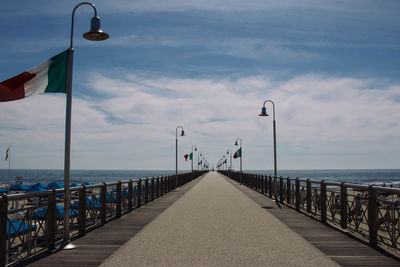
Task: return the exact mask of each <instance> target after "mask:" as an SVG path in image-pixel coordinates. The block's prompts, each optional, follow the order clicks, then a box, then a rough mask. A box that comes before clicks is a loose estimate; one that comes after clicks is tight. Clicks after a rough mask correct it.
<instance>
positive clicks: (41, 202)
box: [0, 171, 207, 266]
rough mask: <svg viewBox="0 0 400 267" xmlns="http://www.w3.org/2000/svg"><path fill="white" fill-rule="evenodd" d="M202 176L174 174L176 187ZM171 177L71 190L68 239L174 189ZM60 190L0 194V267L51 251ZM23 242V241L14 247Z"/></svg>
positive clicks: (59, 235) (57, 234) (58, 237)
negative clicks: (176, 178) (176, 182)
mask: <svg viewBox="0 0 400 267" xmlns="http://www.w3.org/2000/svg"><path fill="white" fill-rule="evenodd" d="M206 172H207V171H196V172H193V173H192V172H189V173H181V174H178V184H177V186H181V185H183V184H185V183H188V182H190V181H191V180H193V179H195V178H198V177H199V176H201V175H203V174H204V173H206ZM175 181H176V180H175V175H174V176H172V175H165V176H158V177H147V178H136V179H130V180H128V181H117V182H110V183H99V184H95V185H87V186H85V185H82V186H78V187H72V188H71V189H70V193H71V207H70V213H69V214H70V229H71V232H70V234H71V238H77V237H79V236H83V235H85V234H86V232H87V231H88V230H91V229H93V228H96V227H99V226H101V225H104V224H105V223H108V222H109V221H111V220H114V219H117V218H119V217H120V216H121V215H122V214H125V213H128V212H130V211H132V210H134V209H136V208H138V207H140V206H141V205H145V204H146V203H148V202H150V201H152V200H154V199H156V198H158V197H161V196H163V195H164V194H166V193H168V192H170V191H172V190H174V189H175V185H176V184H175ZM64 195H65V191H64V189H56V190H54V189H50V190H48V191H44V192H31V193H18V194H9V195H1V194H0V266H6V265H8V264H11V265H12V264H15V263H17V262H23V261H24V260H25V259H27V258H28V257H32V256H35V255H38V254H41V253H48V251H51V250H53V249H54V248H55V247H56V246H55V245H56V243H58V242H60V241H62V239H63V224H60V223H59V221H61V220H63V216H64V215H63V203H64V202H63V201H64ZM21 240H24V241H23V242H20V241H21Z"/></svg>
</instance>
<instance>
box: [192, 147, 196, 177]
mask: <svg viewBox="0 0 400 267" xmlns="http://www.w3.org/2000/svg"><path fill="white" fill-rule="evenodd" d="M193 148H194V151H197V147H196V146H195V145H192V172H193V158H194V154H193Z"/></svg>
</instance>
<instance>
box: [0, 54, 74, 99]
mask: <svg viewBox="0 0 400 267" xmlns="http://www.w3.org/2000/svg"><path fill="white" fill-rule="evenodd" d="M67 65H68V49H67V50H65V51H64V52H62V53H60V54H58V55H56V56H54V57H52V58H50V59H49V60H47V61H46V62H43V63H42V64H40V65H39V66H37V67H34V68H33V69H31V70H29V71H26V72H23V73H21V74H19V75H17V76H15V77H12V78H10V79H8V80H5V81H3V82H1V83H0V102H6V101H14V100H18V99H21V98H25V97H28V96H31V95H36V94H41V93H65V91H66V89H65V88H66V82H67Z"/></svg>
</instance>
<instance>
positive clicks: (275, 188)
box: [259, 100, 278, 202]
mask: <svg viewBox="0 0 400 267" xmlns="http://www.w3.org/2000/svg"><path fill="white" fill-rule="evenodd" d="M267 102H269V103H271V104H272V114H273V135H274V191H275V201H276V202H278V187H277V186H278V183H277V163H276V121H275V103H274V102H273V101H272V100H266V101H265V102H264V104H263V107H262V109H261V113H260V114H259V116H262V117H266V116H268V114H267V109H266V107H265V104H266V103H267Z"/></svg>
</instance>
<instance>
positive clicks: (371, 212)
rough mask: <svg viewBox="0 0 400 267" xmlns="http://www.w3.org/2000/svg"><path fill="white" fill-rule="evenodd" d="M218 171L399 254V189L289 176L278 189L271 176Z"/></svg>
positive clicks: (280, 181)
mask: <svg viewBox="0 0 400 267" xmlns="http://www.w3.org/2000/svg"><path fill="white" fill-rule="evenodd" d="M219 172H221V173H222V174H224V175H226V176H228V177H229V178H231V179H233V180H235V181H237V182H239V183H242V184H244V185H245V186H248V187H250V188H252V189H254V190H256V191H258V192H260V193H261V194H264V195H266V196H268V197H270V198H272V196H273V191H274V190H277V191H278V192H277V194H276V196H279V199H278V200H279V201H280V202H281V203H283V204H286V205H287V206H289V207H292V208H294V209H296V210H297V211H298V212H303V213H307V214H309V215H311V216H314V217H315V218H317V219H319V220H320V221H321V222H322V223H324V224H330V225H332V226H334V227H337V228H341V229H347V230H348V231H349V232H350V233H351V234H353V235H355V236H357V237H359V238H362V239H365V240H367V241H368V242H369V244H370V246H372V247H380V248H382V249H386V250H387V248H388V247H389V248H390V251H389V253H394V254H396V256H397V257H398V256H399V255H400V223H399V222H400V188H391V187H382V186H377V185H364V184H355V183H349V182H331V181H325V180H322V181H316V180H311V179H304V178H303V179H299V178H290V177H286V178H285V177H279V179H277V183H279V186H276V187H275V186H274V185H273V179H272V177H271V175H260V174H255V173H242V174H241V173H239V172H235V171H228V170H226V171H221V170H219ZM390 195H392V196H393V197H388V196H390ZM394 195H396V198H395V197H394Z"/></svg>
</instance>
